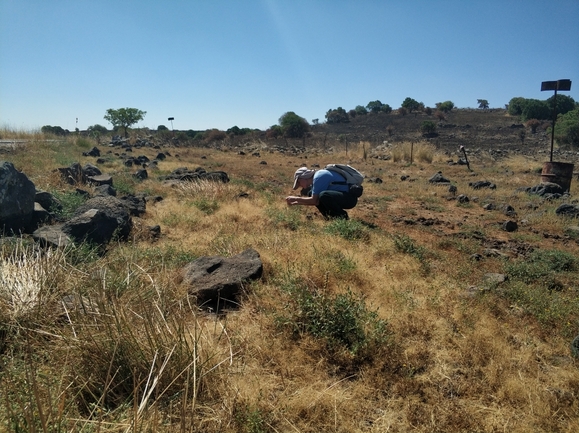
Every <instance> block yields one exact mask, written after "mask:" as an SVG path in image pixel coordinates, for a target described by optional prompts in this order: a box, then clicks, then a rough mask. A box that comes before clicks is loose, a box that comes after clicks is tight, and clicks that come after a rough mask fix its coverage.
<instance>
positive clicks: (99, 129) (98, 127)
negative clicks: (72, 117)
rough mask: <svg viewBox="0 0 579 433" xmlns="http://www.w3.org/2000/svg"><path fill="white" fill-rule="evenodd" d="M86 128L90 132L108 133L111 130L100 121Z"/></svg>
mask: <svg viewBox="0 0 579 433" xmlns="http://www.w3.org/2000/svg"><path fill="white" fill-rule="evenodd" d="M86 130H87V132H88V133H91V132H93V131H94V132H98V133H100V134H106V133H107V132H109V130H108V129H107V128H106V127H104V126H102V125H99V124H98V123H97V124H95V125H92V126H89V127H88V128H87V129H86Z"/></svg>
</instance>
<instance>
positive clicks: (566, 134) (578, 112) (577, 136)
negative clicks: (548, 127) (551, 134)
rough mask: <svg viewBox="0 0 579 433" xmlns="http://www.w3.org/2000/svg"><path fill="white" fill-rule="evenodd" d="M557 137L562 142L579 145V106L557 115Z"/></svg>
mask: <svg viewBox="0 0 579 433" xmlns="http://www.w3.org/2000/svg"><path fill="white" fill-rule="evenodd" d="M555 138H556V139H557V141H558V142H560V143H563V144H569V145H572V146H576V147H577V146H579V108H576V109H575V110H572V111H568V112H567V113H565V114H561V115H559V116H558V117H557V123H556V124H555Z"/></svg>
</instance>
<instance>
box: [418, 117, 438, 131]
mask: <svg viewBox="0 0 579 433" xmlns="http://www.w3.org/2000/svg"><path fill="white" fill-rule="evenodd" d="M420 130H421V131H422V133H423V134H425V135H429V134H433V133H434V132H436V123H434V122H433V121H432V120H425V121H424V122H422V124H421V125H420Z"/></svg>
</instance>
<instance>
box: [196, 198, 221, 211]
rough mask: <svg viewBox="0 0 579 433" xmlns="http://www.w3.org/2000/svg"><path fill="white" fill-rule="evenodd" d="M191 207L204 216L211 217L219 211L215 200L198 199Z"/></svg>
mask: <svg viewBox="0 0 579 433" xmlns="http://www.w3.org/2000/svg"><path fill="white" fill-rule="evenodd" d="M193 205H194V206H195V207H196V208H197V209H199V210H200V211H201V212H203V213H204V214H206V215H211V214H214V213H215V212H217V209H219V203H217V201H216V200H209V199H207V198H199V199H197V200H195V201H194V202H193Z"/></svg>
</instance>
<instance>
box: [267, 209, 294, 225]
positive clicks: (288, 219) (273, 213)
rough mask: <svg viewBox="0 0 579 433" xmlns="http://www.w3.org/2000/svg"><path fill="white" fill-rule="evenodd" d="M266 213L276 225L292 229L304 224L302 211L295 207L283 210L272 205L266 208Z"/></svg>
mask: <svg viewBox="0 0 579 433" xmlns="http://www.w3.org/2000/svg"><path fill="white" fill-rule="evenodd" d="M266 215H267V216H268V217H269V218H270V219H271V220H272V221H273V223H274V224H275V225H278V226H283V227H285V228H288V229H290V230H297V229H298V228H299V227H300V225H301V224H302V222H301V213H300V212H298V210H297V209H295V207H294V208H290V209H287V208H285V209H283V210H280V209H277V208H273V207H271V208H268V209H267V210H266Z"/></svg>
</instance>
